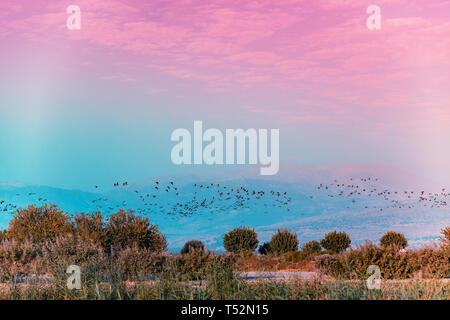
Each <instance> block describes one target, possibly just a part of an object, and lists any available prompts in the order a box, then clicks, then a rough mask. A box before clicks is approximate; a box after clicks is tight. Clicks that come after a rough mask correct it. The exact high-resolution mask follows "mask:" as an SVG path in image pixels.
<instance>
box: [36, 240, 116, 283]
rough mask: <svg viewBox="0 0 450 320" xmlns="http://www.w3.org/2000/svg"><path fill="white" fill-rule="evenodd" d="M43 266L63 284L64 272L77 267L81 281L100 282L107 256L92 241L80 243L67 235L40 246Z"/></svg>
mask: <svg viewBox="0 0 450 320" xmlns="http://www.w3.org/2000/svg"><path fill="white" fill-rule="evenodd" d="M42 260H43V266H44V268H45V270H46V272H47V273H49V274H51V275H52V276H53V277H54V278H55V280H56V281H58V282H62V283H65V281H66V280H67V274H66V270H67V267H68V266H70V265H77V266H79V267H80V269H81V270H82V273H81V276H82V281H83V282H86V281H100V279H101V275H102V274H103V273H104V272H105V270H106V267H107V264H108V262H107V256H106V255H105V253H104V251H103V248H102V247H101V246H99V245H97V244H95V243H94V242H93V241H86V242H80V241H77V239H76V237H74V236H72V235H68V236H65V237H58V238H56V240H55V241H48V242H46V243H45V244H43V245H42Z"/></svg>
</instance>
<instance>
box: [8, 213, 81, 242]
mask: <svg viewBox="0 0 450 320" xmlns="http://www.w3.org/2000/svg"><path fill="white" fill-rule="evenodd" d="M72 231H73V226H72V223H71V220H70V217H69V215H68V214H67V213H64V212H63V211H62V210H60V209H58V208H57V207H56V206H54V205H47V204H45V205H43V206H42V207H35V206H34V205H30V206H29V207H28V208H26V209H18V210H17V211H16V212H15V213H14V217H13V219H12V220H11V221H10V223H9V227H8V229H7V231H6V236H7V238H9V239H15V240H24V239H26V238H30V239H32V240H33V241H34V242H37V243H42V242H43V241H47V240H53V239H55V238H56V237H59V236H64V235H67V234H68V233H71V232H72Z"/></svg>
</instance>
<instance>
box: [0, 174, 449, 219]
mask: <svg viewBox="0 0 450 320" xmlns="http://www.w3.org/2000/svg"><path fill="white" fill-rule="evenodd" d="M377 181H378V179H377V178H370V177H369V178H359V179H354V178H350V180H348V181H346V182H339V181H337V180H334V182H333V183H330V184H323V183H321V184H320V185H318V186H316V189H317V190H320V191H326V192H327V197H328V198H346V200H348V201H346V203H347V204H348V205H347V208H350V206H351V205H352V204H353V205H355V204H358V205H361V206H362V207H363V208H364V209H369V208H370V209H376V210H380V211H383V210H385V209H388V208H399V209H402V208H405V209H413V208H416V207H418V206H423V207H428V208H442V207H446V206H447V197H449V196H450V193H448V192H446V189H442V190H441V192H439V193H432V192H426V191H410V190H402V191H400V190H388V189H379V187H377V186H376V184H375V183H376V182H377ZM94 188H95V189H96V190H99V189H101V188H100V187H99V186H98V185H95V186H94ZM114 189H121V190H120V191H126V192H125V193H121V195H124V194H126V195H127V197H126V200H120V201H118V200H117V198H115V199H114V197H113V196H112V198H113V199H111V200H110V199H109V198H108V197H106V196H101V197H98V198H95V199H92V200H91V203H90V204H89V205H86V206H85V209H86V210H87V211H96V210H100V211H101V212H104V213H106V214H110V213H114V212H115V211H117V210H118V209H133V210H135V211H136V212H137V213H138V214H140V215H149V214H152V213H156V212H159V213H162V214H167V215H171V216H176V217H180V216H192V215H194V214H197V213H201V212H208V213H222V212H225V213H226V212H230V211H233V210H238V209H243V208H252V204H254V203H255V202H258V205H259V207H260V208H261V207H263V208H264V212H268V211H269V210H270V209H271V208H285V209H286V210H287V211H291V208H289V205H290V204H291V201H292V198H291V197H290V196H288V194H287V192H286V191H279V190H250V189H249V188H246V187H245V186H226V185H223V184H220V183H194V184H192V185H190V186H189V185H188V186H186V185H185V186H184V187H180V186H177V185H176V184H175V183H174V182H173V181H169V182H166V183H162V182H160V181H155V183H154V184H153V185H151V186H147V187H145V188H144V189H143V190H137V189H134V188H131V187H130V186H129V184H128V182H121V183H119V182H116V183H114ZM183 191H187V192H183ZM131 194H133V196H132V197H130V195H131ZM16 196H17V197H19V196H26V197H28V200H33V201H31V202H32V203H36V202H37V203H48V200H47V199H45V198H43V197H41V196H38V195H37V194H36V193H31V192H30V193H27V194H24V195H21V194H16ZM309 198H310V199H314V195H310V196H309ZM369 198H371V199H373V200H374V201H371V200H370V199H369ZM380 200H381V201H380ZM380 203H384V204H385V205H380ZM17 208H18V207H17V205H16V204H14V203H7V202H6V201H5V200H2V199H0V212H13V211H15V210H17Z"/></svg>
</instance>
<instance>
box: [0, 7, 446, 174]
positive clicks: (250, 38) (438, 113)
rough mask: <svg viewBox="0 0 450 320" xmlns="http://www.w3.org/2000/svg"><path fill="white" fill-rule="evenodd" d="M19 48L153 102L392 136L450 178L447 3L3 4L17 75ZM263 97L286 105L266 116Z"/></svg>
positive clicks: (8, 54) (4, 31)
mask: <svg viewBox="0 0 450 320" xmlns="http://www.w3.org/2000/svg"><path fill="white" fill-rule="evenodd" d="M70 4H75V5H78V6H79V7H80V8H81V14H82V27H81V30H79V31H69V30H67V28H66V19H67V17H68V15H67V14H66V12H65V11H66V8H67V6H68V5H70ZM368 5H378V6H380V8H381V14H382V26H381V30H368V29H367V27H366V20H367V18H368V16H369V15H368V14H367V13H366V8H367V6H368ZM17 43H27V44H31V45H32V46H36V47H39V48H40V49H39V50H38V51H39V52H41V53H42V52H44V54H45V53H48V54H49V55H51V54H50V53H53V54H54V53H55V52H57V53H58V54H59V55H63V54H64V55H65V56H64V57H63V58H61V57H59V58H58V59H52V60H51V61H46V63H48V64H49V65H50V64H51V65H52V66H55V65H58V64H59V67H61V68H63V69H64V70H66V71H67V72H70V71H73V70H78V71H80V70H81V72H83V73H87V74H90V75H91V76H92V77H95V78H96V79H98V81H99V83H101V82H104V81H114V82H117V83H119V84H120V85H122V86H124V87H129V88H134V89H136V90H138V91H141V92H143V93H146V94H149V95H150V96H151V95H152V94H154V93H158V92H167V91H170V90H171V88H173V87H175V86H178V85H183V84H187V83H188V84H189V86H193V87H195V88H196V89H197V90H198V92H205V94H209V95H213V96H214V95H215V94H217V95H218V96H221V95H223V94H230V95H233V94H234V93H236V92H240V93H242V92H245V94H246V95H248V96H249V98H248V99H247V100H246V101H245V102H244V101H243V102H242V104H241V105H235V106H233V107H230V108H235V109H236V110H239V111H240V112H242V113H243V114H245V115H247V116H251V115H252V114H254V115H255V116H261V117H265V118H267V119H276V121H277V123H283V124H287V125H305V124H307V125H313V126H321V127H326V128H338V129H339V130H349V131H353V132H357V133H358V134H359V135H361V136H364V137H366V138H367V139H371V141H372V140H373V141H378V143H383V141H386V142H389V141H390V139H392V137H393V136H396V137H397V138H398V139H400V140H401V139H404V140H405V141H407V142H406V143H408V144H410V146H409V147H408V150H413V149H415V147H414V144H415V143H416V144H418V147H417V150H416V152H417V153H421V155H420V157H422V158H423V159H422V160H423V163H424V164H425V163H426V164H428V165H435V166H437V167H438V168H439V169H440V170H446V169H448V171H450V165H447V164H446V163H450V151H448V150H449V148H448V146H449V142H448V141H449V138H450V129H449V127H450V126H449V124H450V1H448V0H428V1H422V0H420V1H419V0H408V1H406V0H370V1H363V0H341V1H339V0H328V1H326V0H317V1H311V0H278V1H237V0H223V1H217V0H212V1H204V0H201V1H195V0H193V1H188V0H186V1H162V0H157V1H138V0H130V1H118V0H108V1H99V0H73V1H44V0H32V1H31V0H30V1H17V0H2V2H1V3H0V44H1V47H2V51H3V53H4V58H6V59H8V60H12V64H13V65H14V60H15V59H17V61H19V60H18V59H19V58H17V57H16V56H15V53H16V51H14V49H8V48H13V47H15V46H16V45H17ZM68 57H70V59H69V58H68ZM21 59H23V57H22V58H21ZM17 61H16V62H17ZM20 61H22V60H20ZM67 61H70V63H68V62H67ZM11 68H12V67H11ZM24 68H25V67H24ZM37 70H38V71H36V72H43V71H42V69H40V68H37ZM155 75H156V76H155ZM150 77H151V78H152V79H154V78H155V77H156V78H158V77H159V78H160V79H161V81H160V82H158V81H148V80H149V78H150ZM258 92H260V93H261V94H262V93H264V94H268V95H271V96H273V97H279V96H280V97H281V96H282V97H283V98H284V99H286V100H287V101H289V103H282V104H280V105H277V106H273V107H268V106H262V105H259V104H258V102H257V100H256V99H255V100H252V98H251V95H257V94H258ZM212 107H214V106H212ZM198 108H202V106H199V107H198ZM400 140H399V141H400ZM424 154H425V155H424ZM437 158H439V159H437Z"/></svg>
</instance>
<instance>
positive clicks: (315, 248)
mask: <svg viewBox="0 0 450 320" xmlns="http://www.w3.org/2000/svg"><path fill="white" fill-rule="evenodd" d="M302 251H303V252H305V253H307V254H314V253H319V252H320V251H322V247H321V246H320V243H319V242H318V241H316V240H311V241H308V242H306V243H305V244H304V245H303V246H302Z"/></svg>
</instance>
